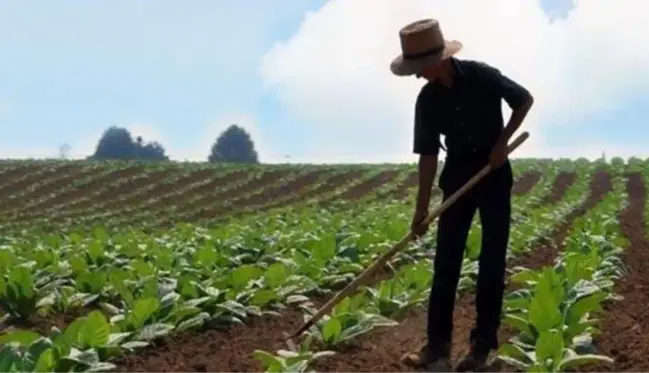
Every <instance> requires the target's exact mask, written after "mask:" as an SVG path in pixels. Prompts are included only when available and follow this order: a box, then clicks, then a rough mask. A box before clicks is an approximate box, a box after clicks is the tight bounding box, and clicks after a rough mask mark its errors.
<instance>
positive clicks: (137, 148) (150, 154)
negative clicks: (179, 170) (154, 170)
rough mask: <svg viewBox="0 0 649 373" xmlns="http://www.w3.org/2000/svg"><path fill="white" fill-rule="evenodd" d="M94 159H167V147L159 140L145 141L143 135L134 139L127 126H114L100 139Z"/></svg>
mask: <svg viewBox="0 0 649 373" xmlns="http://www.w3.org/2000/svg"><path fill="white" fill-rule="evenodd" d="M91 158H93V159H99V160H105V159H121V160H127V159H143V160H151V161H166V160H169V157H167V156H166V155H165V149H164V148H163V147H162V145H160V144H159V143H158V142H150V143H145V142H144V140H143V139H142V137H141V136H138V137H137V139H136V141H133V137H132V136H131V133H130V132H129V131H128V130H127V129H126V128H121V127H116V126H112V127H110V128H108V129H107V130H106V131H105V132H104V134H103V135H102V136H101V138H100V139H99V143H98V144H97V149H96V150H95V154H93V155H92V156H91Z"/></svg>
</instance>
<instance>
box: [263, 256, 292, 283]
mask: <svg viewBox="0 0 649 373" xmlns="http://www.w3.org/2000/svg"><path fill="white" fill-rule="evenodd" d="M288 275H289V271H288V268H287V267H286V265H285V264H284V263H282V262H276V263H273V264H271V265H270V266H268V269H267V270H266V273H265V275H264V280H265V283H266V286H268V287H270V288H274V287H278V286H280V285H282V284H283V283H284V282H285V281H286V279H287V278H288Z"/></svg>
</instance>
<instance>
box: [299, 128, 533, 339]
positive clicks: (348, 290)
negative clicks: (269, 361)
mask: <svg viewBox="0 0 649 373" xmlns="http://www.w3.org/2000/svg"><path fill="white" fill-rule="evenodd" d="M529 136H530V134H529V132H523V133H521V134H520V135H519V136H518V137H517V138H516V139H515V140H514V142H512V143H511V144H510V145H509V146H508V147H507V153H508V154H509V153H511V152H513V151H514V150H516V148H518V147H519V146H520V145H521V144H522V143H523V142H524V141H525V140H527V138H528V137H529ZM490 171H491V166H490V165H487V166H485V167H483V168H482V170H480V172H478V173H477V174H476V175H475V176H473V177H472V178H471V179H470V180H469V181H467V182H466V184H464V185H463V186H462V187H461V188H460V189H458V190H457V191H456V192H455V193H453V194H452V195H451V196H450V197H449V198H448V199H446V200H445V201H444V202H443V203H442V204H441V205H439V206H438V207H437V208H436V209H435V210H433V212H432V213H431V214H430V215H429V216H428V218H426V219H425V220H424V221H423V222H422V224H426V225H429V224H430V223H431V222H432V221H433V219H435V218H437V217H438V216H439V215H441V214H442V212H444V210H446V209H447V208H448V207H449V206H450V205H451V204H453V202H455V201H456V200H457V199H458V198H460V197H461V196H462V195H463V194H464V193H466V192H467V191H468V190H469V189H471V188H472V187H473V186H474V185H475V184H477V183H478V181H480V179H482V178H483V177H485V175H487V174H488V173H489V172H490ZM413 238H414V235H413V233H412V232H408V234H406V235H405V236H404V237H403V238H402V239H401V240H400V241H399V242H397V243H396V244H395V245H394V246H392V248H391V249H390V250H388V251H386V252H385V253H384V254H383V255H381V256H380V257H379V258H378V259H376V261H375V262H374V263H372V264H371V265H370V266H369V267H367V268H366V269H365V270H364V271H363V272H361V273H360V274H359V275H358V276H357V277H356V278H355V279H354V280H353V281H352V282H350V283H349V284H348V285H347V286H345V288H344V289H342V290H341V291H340V292H339V293H338V294H336V296H335V297H333V298H332V299H331V300H330V301H329V302H327V303H326V304H325V305H324V306H322V307H321V308H320V309H319V310H318V312H316V313H315V315H313V316H312V317H311V319H310V320H309V321H307V322H306V323H304V324H303V325H302V326H301V327H300V328H299V329H298V330H297V331H295V332H294V333H293V334H292V335H291V336H290V338H295V337H297V336H299V335H300V334H302V333H303V332H304V331H306V330H307V329H309V328H310V327H311V326H312V325H313V324H315V323H316V322H317V321H318V320H320V319H321V318H322V317H323V316H324V315H325V314H327V313H328V312H329V311H331V310H332V309H333V308H334V307H335V306H336V304H338V303H339V302H340V301H341V300H343V299H344V298H345V297H348V296H350V295H352V294H353V293H354V292H355V291H356V289H357V288H358V287H359V286H361V285H362V284H363V283H364V281H365V280H367V279H368V278H369V276H370V275H371V274H373V273H374V272H375V271H376V270H377V269H378V268H381V267H383V265H385V263H387V261H388V260H389V259H390V258H392V256H394V254H396V253H397V252H399V251H401V250H403V249H404V248H405V247H406V246H407V245H408V243H409V242H410V241H411V240H412V239H413Z"/></svg>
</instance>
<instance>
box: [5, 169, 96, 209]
mask: <svg viewBox="0 0 649 373" xmlns="http://www.w3.org/2000/svg"><path fill="white" fill-rule="evenodd" d="M101 172H102V169H101V168H100V167H79V168H75V169H74V171H73V172H70V173H68V174H63V175H62V176H61V177H58V178H48V179H44V181H46V182H44V183H43V184H41V185H40V186H39V187H38V188H36V189H34V190H33V191H31V192H29V193H26V194H24V195H22V196H20V197H18V198H14V199H11V200H7V201H5V202H4V203H3V204H2V208H0V211H2V212H8V211H10V210H12V209H16V208H19V210H17V211H16V212H18V213H19V214H20V213H21V212H22V211H21V210H20V209H22V207H23V206H25V205H26V204H27V203H29V202H32V201H38V200H39V199H41V198H44V197H49V196H50V195H52V194H55V193H57V192H58V191H60V190H61V189H63V188H65V187H67V186H68V185H70V184H71V183H73V182H74V181H75V180H77V179H82V178H85V177H88V176H92V175H96V174H98V173H101ZM43 203H45V201H43V202H42V203H39V204H38V205H36V206H39V205H42V204H43ZM36 206H34V207H36ZM30 210H31V208H30Z"/></svg>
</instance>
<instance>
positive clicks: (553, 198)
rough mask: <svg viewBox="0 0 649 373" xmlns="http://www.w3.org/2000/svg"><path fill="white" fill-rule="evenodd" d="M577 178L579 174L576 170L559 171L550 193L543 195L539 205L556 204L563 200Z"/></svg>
mask: <svg viewBox="0 0 649 373" xmlns="http://www.w3.org/2000/svg"><path fill="white" fill-rule="evenodd" d="M576 178H577V175H576V174H575V173H574V172H561V173H559V175H557V178H556V179H554V183H553V184H552V190H551V191H550V194H548V195H546V196H545V197H543V199H542V200H541V201H540V202H539V203H538V206H543V205H549V204H554V203H557V202H559V201H561V199H562V198H563V196H564V195H565V194H566V191H567V190H568V188H570V186H571V185H572V183H574V182H575V179H576Z"/></svg>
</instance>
